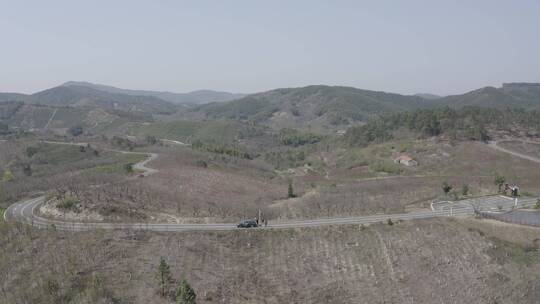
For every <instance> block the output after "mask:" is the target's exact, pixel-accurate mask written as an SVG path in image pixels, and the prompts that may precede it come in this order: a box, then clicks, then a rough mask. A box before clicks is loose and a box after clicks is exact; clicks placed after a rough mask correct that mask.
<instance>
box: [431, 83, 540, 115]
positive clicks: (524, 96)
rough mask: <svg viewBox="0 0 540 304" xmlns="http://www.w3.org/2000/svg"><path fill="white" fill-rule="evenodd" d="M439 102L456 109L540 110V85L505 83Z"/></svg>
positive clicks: (446, 98) (449, 97)
mask: <svg viewBox="0 0 540 304" xmlns="http://www.w3.org/2000/svg"><path fill="white" fill-rule="evenodd" d="M438 101H439V102H440V103H441V104H443V105H448V106H450V107H455V108H460V107H465V106H478V107H487V108H497V109H506V108H523V109H526V110H539V109H540V83H505V84H503V86H502V87H500V88H495V87H485V88H481V89H478V90H474V91H471V92H468V93H465V94H462V95H454V96H447V97H443V98H441V99H438Z"/></svg>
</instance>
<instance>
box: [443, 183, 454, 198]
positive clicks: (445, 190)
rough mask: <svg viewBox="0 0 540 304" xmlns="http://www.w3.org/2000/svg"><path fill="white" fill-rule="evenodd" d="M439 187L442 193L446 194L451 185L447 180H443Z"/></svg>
mask: <svg viewBox="0 0 540 304" xmlns="http://www.w3.org/2000/svg"><path fill="white" fill-rule="evenodd" d="M441 187H442V190H443V192H444V195H448V193H449V192H450V190H452V185H450V184H449V183H448V182H447V181H444V182H443V184H442V186H441Z"/></svg>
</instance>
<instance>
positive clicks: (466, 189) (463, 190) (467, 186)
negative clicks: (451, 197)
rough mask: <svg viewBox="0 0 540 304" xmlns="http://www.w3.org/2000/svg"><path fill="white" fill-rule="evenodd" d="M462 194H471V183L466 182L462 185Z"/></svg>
mask: <svg viewBox="0 0 540 304" xmlns="http://www.w3.org/2000/svg"><path fill="white" fill-rule="evenodd" d="M461 194H462V195H463V196H467V195H469V185H467V184H464V185H463V186H461Z"/></svg>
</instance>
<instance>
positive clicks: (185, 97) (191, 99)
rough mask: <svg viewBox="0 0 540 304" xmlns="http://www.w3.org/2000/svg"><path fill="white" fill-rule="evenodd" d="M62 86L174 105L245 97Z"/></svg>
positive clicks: (81, 83)
mask: <svg viewBox="0 0 540 304" xmlns="http://www.w3.org/2000/svg"><path fill="white" fill-rule="evenodd" d="M62 86H68V87H69V86H80V87H88V88H91V89H94V90H99V91H102V92H108V93H113V94H125V95H131V96H151V97H156V98H159V99H162V100H165V101H169V102H173V103H186V104H205V103H212V102H224V101H230V100H234V99H238V98H242V97H244V94H235V93H228V92H220V91H212V90H198V91H193V92H189V93H172V92H160V91H148V90H128V89H120V88H116V87H112V86H107V85H102V84H94V83H90V82H84V81H69V82H66V83H64V84H63V85H62Z"/></svg>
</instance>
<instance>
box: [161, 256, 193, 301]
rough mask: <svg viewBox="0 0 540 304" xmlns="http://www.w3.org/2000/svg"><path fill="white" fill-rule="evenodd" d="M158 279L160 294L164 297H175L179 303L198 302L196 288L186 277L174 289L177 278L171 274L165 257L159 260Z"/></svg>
mask: <svg viewBox="0 0 540 304" xmlns="http://www.w3.org/2000/svg"><path fill="white" fill-rule="evenodd" d="M156 279H157V282H158V286H159V294H160V295H161V296H162V297H165V298H170V299H173V300H174V301H175V303H177V304H195V303H197V302H196V298H197V295H196V294H195V290H193V288H191V286H190V285H189V283H188V282H187V280H186V279H183V280H182V281H181V282H180V284H178V285H177V288H176V290H173V289H172V287H173V286H174V285H175V280H174V279H173V277H172V276H171V269H170V267H169V264H167V261H165V259H164V258H163V257H161V258H160V260H159V265H158V270H157V273H156Z"/></svg>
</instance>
